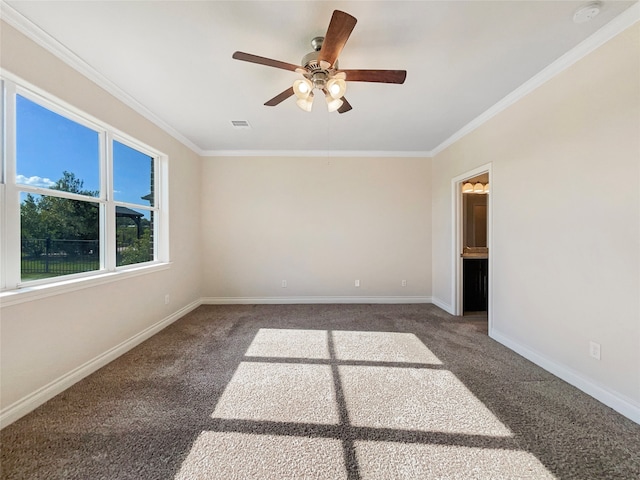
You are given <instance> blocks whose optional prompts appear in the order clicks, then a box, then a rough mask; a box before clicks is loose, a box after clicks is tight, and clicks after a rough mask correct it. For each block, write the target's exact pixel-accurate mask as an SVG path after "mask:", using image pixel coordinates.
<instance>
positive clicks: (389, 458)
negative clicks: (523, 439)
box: [355, 441, 556, 480]
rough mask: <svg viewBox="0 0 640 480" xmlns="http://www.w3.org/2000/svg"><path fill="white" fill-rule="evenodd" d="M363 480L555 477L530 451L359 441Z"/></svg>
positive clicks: (542, 479) (529, 479)
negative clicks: (385, 479) (386, 479)
mask: <svg viewBox="0 0 640 480" xmlns="http://www.w3.org/2000/svg"><path fill="white" fill-rule="evenodd" d="M355 443H356V456H357V458H358V465H359V468H360V478H361V480H374V479H375V480H378V479H382V478H393V479H396V480H400V479H407V480H413V479H416V478H419V479H421V480H429V479H443V478H478V479H480V478H487V479H489V478H504V479H507V478H517V479H521V480H546V479H554V478H556V477H555V476H553V475H552V474H551V473H550V472H549V471H548V470H547V469H546V468H545V467H544V465H542V463H540V461H539V460H538V459H537V458H536V457H535V456H534V455H532V454H531V453H528V452H524V451H519V450H499V449H490V448H477V447H461V446H453V445H430V444H403V443H392V442H370V441H356V442H355Z"/></svg>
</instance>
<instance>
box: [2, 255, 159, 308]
mask: <svg viewBox="0 0 640 480" xmlns="http://www.w3.org/2000/svg"><path fill="white" fill-rule="evenodd" d="M169 268H171V263H170V262H169V263H154V264H152V265H145V266H142V267H137V268H129V269H126V270H118V271H116V272H108V273H100V274H96V275H92V276H90V277H83V278H74V279H70V280H60V281H57V282H52V283H47V284H41V285H33V286H24V287H20V288H17V289H15V290H7V291H4V292H0V308H4V307H9V306H11V305H17V304H19V303H25V302H31V301H33V300H40V299H43V298H47V297H52V296H54V295H61V294H64V293H70V292H75V291H78V290H82V289H85V288H92V287H95V286H98V285H103V284H105V283H111V282H117V281H120V280H124V279H127V278H132V277H137V276H140V275H147V274H150V273H155V272H159V271H162V270H168V269H169Z"/></svg>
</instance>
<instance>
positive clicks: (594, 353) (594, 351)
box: [589, 342, 600, 360]
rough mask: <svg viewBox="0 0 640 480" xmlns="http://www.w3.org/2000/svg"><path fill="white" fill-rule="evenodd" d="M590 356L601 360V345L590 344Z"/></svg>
mask: <svg viewBox="0 0 640 480" xmlns="http://www.w3.org/2000/svg"><path fill="white" fill-rule="evenodd" d="M589 355H590V356H591V357H593V358H595V359H596V360H600V344H599V343H596V342H589Z"/></svg>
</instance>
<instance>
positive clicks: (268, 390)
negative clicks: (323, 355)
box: [211, 362, 339, 424]
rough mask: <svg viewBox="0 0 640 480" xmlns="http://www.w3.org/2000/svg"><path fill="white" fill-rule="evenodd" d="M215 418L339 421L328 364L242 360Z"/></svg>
mask: <svg viewBox="0 0 640 480" xmlns="http://www.w3.org/2000/svg"><path fill="white" fill-rule="evenodd" d="M211 416H212V417H213V418H227V419H236V420H257V421H273V422H294V423H318V424H337V423H338V422H339V415H338V407H337V404H336V396H335V391H334V383H333V376H332V373H331V367H330V366H329V365H306V364H278V363H262V362H260V363H252V362H242V363H240V365H239V366H238V369H237V370H236V372H235V373H234V375H233V378H232V379H231V382H229V384H228V385H227V387H226V389H225V391H224V392H223V394H222V396H221V397H220V400H219V401H218V404H217V405H216V408H215V410H214V412H213V414H212V415H211Z"/></svg>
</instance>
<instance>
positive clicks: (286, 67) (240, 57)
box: [232, 52, 300, 72]
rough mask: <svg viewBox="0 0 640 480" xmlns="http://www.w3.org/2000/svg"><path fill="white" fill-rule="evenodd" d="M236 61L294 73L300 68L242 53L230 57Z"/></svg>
mask: <svg viewBox="0 0 640 480" xmlns="http://www.w3.org/2000/svg"><path fill="white" fill-rule="evenodd" d="M232 57H233V58H235V59H236V60H242V61H244V62H251V63H258V64H260V65H266V66H267V67H274V68H282V69H283V70H291V71H292V72H295V71H296V70H297V69H299V68H300V65H294V64H292V63H287V62H281V61H279V60H272V59H271V58H266V57H259V56H258V55H252V54H250V53H244V52H234V53H233V55H232Z"/></svg>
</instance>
